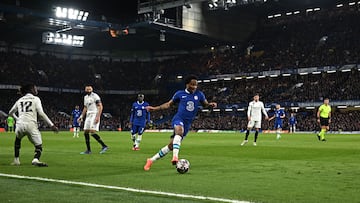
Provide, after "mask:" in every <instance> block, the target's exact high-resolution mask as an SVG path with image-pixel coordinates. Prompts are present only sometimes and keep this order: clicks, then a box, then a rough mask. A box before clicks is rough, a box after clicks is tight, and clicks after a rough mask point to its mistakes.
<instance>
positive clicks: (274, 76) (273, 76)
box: [270, 74, 278, 78]
mask: <svg viewBox="0 0 360 203" xmlns="http://www.w3.org/2000/svg"><path fill="white" fill-rule="evenodd" d="M277 76H278V75H275V74H274V75H270V77H271V78H276V77H277Z"/></svg>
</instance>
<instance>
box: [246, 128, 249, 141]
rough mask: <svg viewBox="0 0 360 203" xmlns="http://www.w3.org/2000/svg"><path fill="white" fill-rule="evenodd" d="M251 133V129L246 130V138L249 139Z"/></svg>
mask: <svg viewBox="0 0 360 203" xmlns="http://www.w3.org/2000/svg"><path fill="white" fill-rule="evenodd" d="M249 134H250V130H246V134H245V140H248V138H249Z"/></svg>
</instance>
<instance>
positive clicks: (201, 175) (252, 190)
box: [0, 131, 360, 203]
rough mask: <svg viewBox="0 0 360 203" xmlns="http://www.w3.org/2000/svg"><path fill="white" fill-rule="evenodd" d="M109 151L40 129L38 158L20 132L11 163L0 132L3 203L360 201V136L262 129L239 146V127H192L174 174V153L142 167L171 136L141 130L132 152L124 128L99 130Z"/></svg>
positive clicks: (7, 139)
mask: <svg viewBox="0 0 360 203" xmlns="http://www.w3.org/2000/svg"><path fill="white" fill-rule="evenodd" d="M99 134H100V135H101V137H102V139H103V140H104V141H105V143H106V144H107V145H108V146H109V151H107V152H106V153H105V154H99V151H100V145H99V144H98V143H97V142H96V141H95V140H94V139H93V138H91V146H92V152H93V153H92V154H91V155H80V152H81V151H84V150H85V142H84V138H83V135H82V134H81V135H80V138H73V137H72V133H71V132H65V131H63V132H59V133H58V134H54V133H52V132H43V145H44V150H43V156H42V158H41V160H42V161H44V162H46V163H47V164H48V165H49V167H43V168H39V167H35V166H32V165H31V160H32V158H33V153H34V149H33V146H32V145H31V143H30V142H29V141H28V140H27V138H24V139H23V141H22V148H21V156H20V161H21V166H11V165H10V163H11V162H12V160H13V143H14V134H12V133H0V201H1V202H15V203H17V202H52V203H55V202H76V203H92V202H96V203H99V202H101V203H103V202H106V203H111V202H242V201H244V202H264V203H265V202H269V203H279V202H304V203H305V202H306V203H308V202H326V203H328V202H360V170H359V169H360V147H359V146H360V145H359V143H360V135H348V134H330V135H327V137H326V139H327V142H320V141H318V140H317V138H316V135H315V134H282V138H281V139H280V140H276V139H275V137H276V136H275V135H274V134H260V135H259V139H258V145H257V146H253V144H252V140H253V136H254V134H253V133H252V134H251V135H250V137H249V143H248V144H247V145H245V146H240V143H241V142H242V141H243V139H244V133H189V134H188V136H187V137H186V138H185V139H184V140H183V142H182V145H181V151H180V157H179V158H186V159H188V160H189V161H190V163H191V166H190V171H189V172H188V173H186V174H179V173H177V172H176V169H175V168H174V166H172V165H171V163H170V160H171V154H168V155H167V156H166V157H164V158H163V159H161V160H159V161H156V162H154V164H153V165H152V168H151V170H150V171H144V170H143V166H144V164H145V162H146V159H147V158H148V157H151V156H152V155H154V153H156V152H158V151H159V149H160V148H161V147H163V146H164V145H165V144H167V143H168V142H169V136H170V133H153V132H145V133H144V135H143V140H142V142H141V145H140V148H141V150H140V151H132V150H131V147H132V144H131V140H130V133H129V132H107V131H102V132H100V133H99Z"/></svg>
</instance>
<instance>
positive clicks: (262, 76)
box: [258, 75, 266, 78]
mask: <svg viewBox="0 0 360 203" xmlns="http://www.w3.org/2000/svg"><path fill="white" fill-rule="evenodd" d="M258 78H266V76H265V75H259V76H258Z"/></svg>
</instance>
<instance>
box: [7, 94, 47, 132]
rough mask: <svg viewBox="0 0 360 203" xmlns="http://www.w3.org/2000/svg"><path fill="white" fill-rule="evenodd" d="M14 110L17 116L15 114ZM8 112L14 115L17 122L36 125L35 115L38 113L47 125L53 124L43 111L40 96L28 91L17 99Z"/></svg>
mask: <svg viewBox="0 0 360 203" xmlns="http://www.w3.org/2000/svg"><path fill="white" fill-rule="evenodd" d="M16 112H17V113H18V116H16V114H15V113H16ZM9 114H10V115H12V116H14V118H15V119H16V123H17V124H27V123H33V124H36V125H37V121H38V120H37V116H38V115H39V116H40V117H41V118H42V119H43V120H44V121H45V122H46V123H47V124H48V125H49V126H53V125H54V124H53V123H52V122H51V120H50V119H49V118H48V116H47V115H46V114H45V113H44V110H43V107H42V104H41V100H40V98H39V97H37V96H34V95H33V94H30V93H28V94H26V95H25V96H23V97H21V98H20V99H18V100H17V101H16V102H15V104H14V106H13V107H12V108H11V109H10V111H9Z"/></svg>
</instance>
